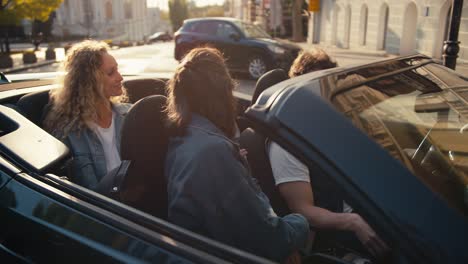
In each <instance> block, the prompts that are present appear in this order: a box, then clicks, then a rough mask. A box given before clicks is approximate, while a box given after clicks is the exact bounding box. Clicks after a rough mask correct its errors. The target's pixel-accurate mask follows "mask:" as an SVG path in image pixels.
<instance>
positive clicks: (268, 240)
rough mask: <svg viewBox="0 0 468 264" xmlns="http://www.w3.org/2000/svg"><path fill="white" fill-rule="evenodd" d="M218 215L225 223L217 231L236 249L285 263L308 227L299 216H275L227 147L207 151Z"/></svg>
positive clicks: (266, 199) (297, 246)
mask: <svg viewBox="0 0 468 264" xmlns="http://www.w3.org/2000/svg"><path fill="white" fill-rule="evenodd" d="M206 157H211V159H212V160H211V163H210V164H211V166H210V167H211V168H212V169H210V171H211V172H212V173H214V174H215V175H213V177H214V178H215V186H216V189H217V196H218V197H219V203H220V204H219V206H220V208H219V209H218V211H219V212H218V214H217V215H218V216H219V217H220V218H221V221H220V222H221V223H226V225H225V226H222V227H220V230H217V232H219V233H221V234H229V236H230V237H232V241H231V242H232V243H233V244H234V245H236V246H237V247H239V248H241V249H244V250H247V251H250V252H252V253H254V254H256V255H260V256H263V257H266V258H269V259H272V260H275V261H283V260H285V259H286V258H287V257H288V256H289V255H290V254H291V253H293V252H294V251H295V250H298V249H300V248H301V247H302V246H303V245H304V244H305V242H306V240H307V237H308V234H309V224H308V222H307V220H306V219H305V217H303V216H302V215H300V214H290V215H287V216H285V217H278V216H277V215H276V214H275V212H274V211H273V209H272V208H271V205H270V202H269V200H268V198H267V197H266V195H265V194H264V193H263V192H262V191H261V190H260V189H259V187H258V186H257V185H256V183H255V182H254V181H253V179H252V177H251V175H250V173H249V171H248V170H247V169H246V167H245V166H244V165H243V164H242V162H241V161H240V160H239V159H238V157H237V155H236V153H234V152H233V150H232V149H231V148H228V147H226V148H217V150H213V149H212V151H210V153H207V154H206V156H205V158H206Z"/></svg>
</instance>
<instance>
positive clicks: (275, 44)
mask: <svg viewBox="0 0 468 264" xmlns="http://www.w3.org/2000/svg"><path fill="white" fill-rule="evenodd" d="M174 36H175V52H174V57H175V58H176V59H177V60H181V59H182V58H183V56H184V55H185V54H186V53H187V52H188V51H190V50H191V49H193V48H195V47H198V46H203V45H208V46H212V47H215V48H217V49H219V50H220V51H221V52H223V53H224V56H225V57H226V61H227V64H228V66H229V68H230V70H231V71H232V72H246V73H248V74H249V76H250V77H251V78H254V79H256V78H258V77H260V76H261V75H262V74H263V73H265V72H266V71H268V70H270V69H273V68H283V69H286V70H288V69H289V67H290V65H291V63H292V61H293V60H294V58H295V57H296V56H297V54H298V52H299V51H300V49H301V48H300V47H299V46H297V45H295V44H293V43H289V42H286V41H282V40H277V39H273V38H272V37H271V36H270V35H268V33H266V32H265V31H264V30H263V29H262V28H260V27H259V26H256V25H254V24H252V23H248V22H244V21H241V20H238V19H234V18H197V19H187V20H185V21H184V24H183V25H182V27H181V28H180V29H179V30H178V31H177V32H176V33H175V34H174Z"/></svg>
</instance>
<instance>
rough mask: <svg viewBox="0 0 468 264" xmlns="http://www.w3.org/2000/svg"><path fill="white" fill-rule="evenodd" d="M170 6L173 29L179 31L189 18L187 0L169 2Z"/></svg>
mask: <svg viewBox="0 0 468 264" xmlns="http://www.w3.org/2000/svg"><path fill="white" fill-rule="evenodd" d="M168 5H169V19H170V20H171V24H172V29H173V30H174V31H177V30H178V29H179V28H180V27H181V26H182V24H183V23H184V20H185V19H187V18H188V10H187V2H186V1H185V0H169V2H168Z"/></svg>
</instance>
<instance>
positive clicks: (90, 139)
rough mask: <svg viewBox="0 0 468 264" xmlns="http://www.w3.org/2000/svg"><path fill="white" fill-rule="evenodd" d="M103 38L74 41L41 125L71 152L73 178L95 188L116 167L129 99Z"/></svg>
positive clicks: (83, 184) (114, 61)
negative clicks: (125, 100) (126, 102)
mask: <svg viewBox="0 0 468 264" xmlns="http://www.w3.org/2000/svg"><path fill="white" fill-rule="evenodd" d="M108 49H109V46H108V45H107V44H106V43H104V42H98V41H92V40H86V41H83V42H80V43H77V44H75V45H74V46H73V47H72V48H71V49H70V50H69V51H68V53H67V57H66V59H65V62H64V67H65V71H66V72H67V73H66V74H65V76H64V77H63V79H62V80H61V87H60V88H59V89H55V90H53V91H52V92H51V105H50V107H49V109H50V110H49V112H48V114H47V116H46V119H45V127H46V129H47V130H48V131H49V132H51V134H52V135H54V136H55V137H57V138H58V139H60V140H62V141H63V142H64V143H65V144H66V145H67V146H68V147H69V148H70V149H71V151H72V154H73V164H72V175H71V177H70V178H71V180H72V181H74V182H75V183H77V184H80V185H82V186H84V187H87V188H90V189H94V190H95V189H96V188H97V187H98V183H99V182H100V181H101V179H102V178H103V177H104V176H105V175H107V174H108V173H109V172H111V171H112V170H113V169H116V168H118V167H119V165H120V163H121V160H120V155H119V147H120V129H121V125H122V121H123V118H124V116H125V114H126V113H127V111H128V109H129V108H130V104H124V103H121V101H122V100H123V99H124V97H125V93H124V90H123V87H122V80H123V78H122V76H121V75H120V73H119V71H118V68H117V62H116V60H115V59H114V57H113V56H112V55H110V54H109V53H108V52H107V51H108Z"/></svg>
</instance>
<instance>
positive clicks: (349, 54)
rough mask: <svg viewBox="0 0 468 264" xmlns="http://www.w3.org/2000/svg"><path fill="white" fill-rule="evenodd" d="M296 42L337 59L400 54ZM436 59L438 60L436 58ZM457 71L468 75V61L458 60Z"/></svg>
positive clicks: (382, 56)
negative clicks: (316, 48) (320, 50)
mask: <svg viewBox="0 0 468 264" xmlns="http://www.w3.org/2000/svg"><path fill="white" fill-rule="evenodd" d="M295 44H297V45H299V46H300V47H301V48H302V49H310V48H313V47H318V48H321V49H323V50H325V52H327V53H328V54H329V55H330V56H331V57H333V58H335V59H337V58H341V59H343V58H347V59H352V58H357V57H362V58H366V59H372V60H384V59H389V58H393V57H397V56H398V55H395V54H388V53H386V52H385V51H384V50H370V49H359V48H353V49H343V48H337V47H335V46H324V45H318V44H309V43H306V42H296V43H295ZM436 61H438V60H437V59H436ZM441 63H442V62H441ZM340 65H341V64H340ZM455 71H456V72H457V73H459V74H461V75H463V76H467V77H468V63H466V62H461V61H460V60H457V65H456V67H455Z"/></svg>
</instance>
